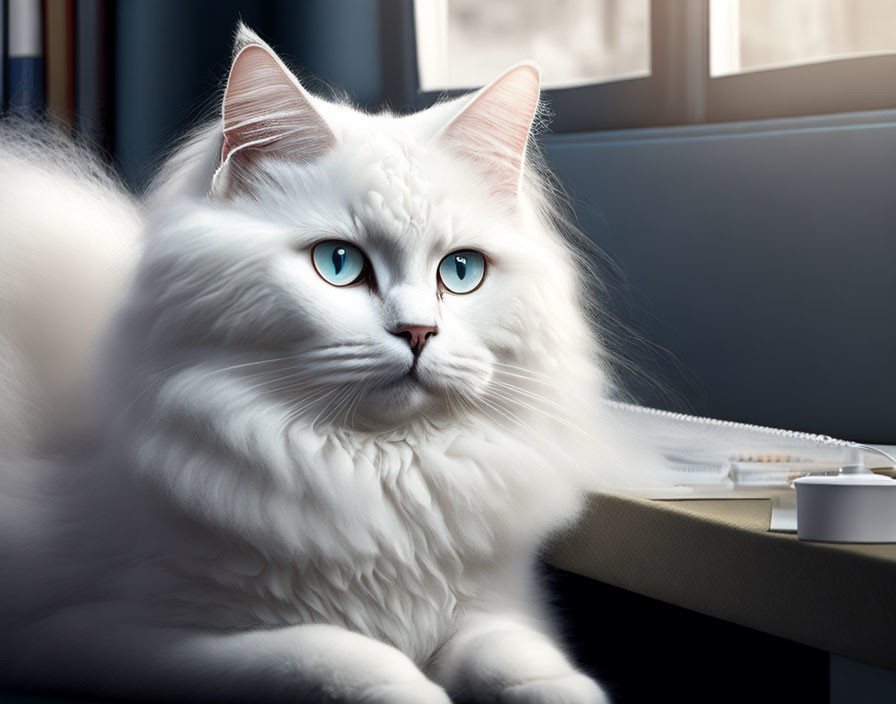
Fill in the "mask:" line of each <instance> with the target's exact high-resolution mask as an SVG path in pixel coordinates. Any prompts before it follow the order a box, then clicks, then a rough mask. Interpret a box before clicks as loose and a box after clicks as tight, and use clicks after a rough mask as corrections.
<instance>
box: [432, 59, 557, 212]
mask: <svg viewBox="0 0 896 704" xmlns="http://www.w3.org/2000/svg"><path fill="white" fill-rule="evenodd" d="M540 87H541V72H540V71H539V69H538V66H537V65H535V64H534V63H531V62H525V63H521V64H517V65H516V66H514V67H513V68H511V69H509V70H508V71H507V72H506V73H504V75H502V76H501V77H499V78H498V79H497V80H495V81H493V82H492V83H491V84H489V85H487V86H486V87H485V88H483V89H482V90H480V91H479V92H478V93H476V94H475V95H474V97H473V99H472V100H470V102H469V103H467V105H466V107H464V109H463V110H462V111H461V112H460V113H459V114H458V115H456V116H455V117H454V118H453V119H452V120H451V122H449V123H448V125H446V126H445V128H444V129H443V130H442V131H441V132H440V133H439V134H440V139H441V140H442V141H443V142H444V143H447V144H448V145H450V146H451V147H452V148H453V149H454V150H455V151H456V152H457V153H459V154H460V155H461V156H464V157H466V158H469V159H471V160H473V161H475V162H477V163H478V164H479V165H480V167H481V168H482V169H483V170H484V171H485V172H486V173H488V175H489V176H490V177H491V178H492V179H493V182H494V183H495V189H496V193H498V194H501V195H506V196H513V197H515V196H516V195H517V194H518V193H519V186H520V179H521V177H522V172H523V163H524V161H525V158H526V146H527V144H528V142H529V135H530V132H531V128H532V122H533V120H534V119H535V114H536V112H537V110H538V99H539V95H540Z"/></svg>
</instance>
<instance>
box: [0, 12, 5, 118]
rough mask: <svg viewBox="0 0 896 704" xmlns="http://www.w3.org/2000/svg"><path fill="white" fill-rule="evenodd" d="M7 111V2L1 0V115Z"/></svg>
mask: <svg viewBox="0 0 896 704" xmlns="http://www.w3.org/2000/svg"><path fill="white" fill-rule="evenodd" d="M4 110H6V0H0V115H2V114H3V111H4Z"/></svg>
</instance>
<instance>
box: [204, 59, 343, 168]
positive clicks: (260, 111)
mask: <svg viewBox="0 0 896 704" xmlns="http://www.w3.org/2000/svg"><path fill="white" fill-rule="evenodd" d="M222 112H223V131H224V138H223V142H222V146H221V161H222V163H224V162H226V161H227V160H228V158H235V157H237V155H238V154H239V153H241V152H242V151H245V150H246V149H250V150H252V151H253V152H258V151H264V152H265V153H269V154H271V155H274V156H278V157H281V158H284V159H290V160H296V161H308V160H311V159H313V158H315V157H317V156H319V155H320V154H322V153H323V152H325V151H326V150H328V149H329V148H330V147H331V146H332V145H333V144H334V143H335V138H334V137H333V133H332V132H331V131H330V128H329V127H328V126H327V125H326V123H325V122H324V121H323V119H322V118H321V117H320V115H319V114H318V112H317V110H315V108H314V107H313V106H312V104H311V101H310V98H309V97H308V95H307V94H306V93H305V91H304V90H303V89H302V88H301V86H300V85H299V84H298V81H296V80H295V78H294V77H293V76H292V74H291V73H289V71H288V70H287V69H286V67H285V66H283V64H282V63H281V62H280V60H279V59H278V58H277V57H276V55H275V54H274V53H273V52H272V51H270V50H269V49H267V48H266V47H264V46H261V45H259V44H252V45H249V46H247V47H245V48H243V50H242V51H240V53H239V54H238V55H237V57H236V59H234V62H233V67H232V68H231V70H230V78H229V79H228V82H227V90H226V92H225V95H224V103H223V109H222Z"/></svg>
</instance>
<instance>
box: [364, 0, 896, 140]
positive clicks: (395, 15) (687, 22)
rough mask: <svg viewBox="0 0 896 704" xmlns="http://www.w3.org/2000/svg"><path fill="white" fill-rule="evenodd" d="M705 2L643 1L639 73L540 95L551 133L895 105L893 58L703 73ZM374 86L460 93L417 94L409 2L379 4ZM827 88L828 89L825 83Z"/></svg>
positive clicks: (404, 93) (392, 97)
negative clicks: (378, 70) (379, 60)
mask: <svg viewBox="0 0 896 704" xmlns="http://www.w3.org/2000/svg"><path fill="white" fill-rule="evenodd" d="M709 4H710V2H709V0H650V64H651V73H650V75H649V76H646V77H637V78H629V79H622V80H611V81H606V82H602V83H594V84H588V85H584V86H575V87H568V88H552V89H547V90H545V91H544V93H543V94H544V96H545V98H546V100H547V103H548V106H549V108H550V109H551V111H552V112H553V119H552V121H551V130H552V131H553V132H555V133H570V132H591V131H600V130H610V129H626V128H633V127H658V126H668V125H695V124H708V123H716V122H735V121H746V120H757V119H771V118H783V117H798V116H811V115H827V114H837V113H844V112H856V111H864V110H879V109H886V108H894V107H896V81H894V80H892V76H894V75H896V54H893V55H874V56H861V57H855V58H837V59H831V60H829V61H822V62H813V63H809V64H801V65H797V66H786V67H781V68H768V69H762V70H751V71H746V72H743V73H738V74H732V75H725V76H717V77H711V76H710V63H709V62H710V45H709ZM380 41H381V45H382V46H383V47H384V51H383V52H382V53H383V57H384V61H383V84H384V85H383V89H384V91H383V92H384V96H385V98H386V101H387V102H388V103H389V104H390V105H392V106H393V108H399V109H413V110H419V109H422V108H425V107H428V106H430V105H432V104H433V103H434V102H436V101H437V100H438V99H439V98H441V97H445V96H448V97H451V96H457V95H463V94H465V93H468V92H469V91H468V90H443V91H423V90H420V89H419V85H420V82H419V76H418V69H417V65H418V64H417V44H416V37H415V30H414V0H397V1H396V0H381V4H380ZM832 85H834V86H836V91H832V90H830V86H832Z"/></svg>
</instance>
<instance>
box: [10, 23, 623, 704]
mask: <svg viewBox="0 0 896 704" xmlns="http://www.w3.org/2000/svg"><path fill="white" fill-rule="evenodd" d="M538 98H539V76H538V71H537V70H536V69H535V68H534V67H533V66H531V65H529V64H522V65H519V66H517V67H515V68H512V69H510V70H509V71H508V72H507V73H505V74H504V75H503V76H501V77H500V78H498V79H497V80H496V81H495V82H494V83H492V84H491V85H489V86H487V87H485V88H484V89H482V90H481V91H479V92H477V93H475V94H474V95H472V96H467V97H463V98H460V99H458V100H455V101H451V102H445V103H442V104H439V105H437V106H435V107H433V108H431V109H429V110H426V111H424V112H421V113H418V114H415V115H410V116H404V117H395V116H391V115H386V114H383V115H366V114H362V113H359V112H357V111H355V110H353V109H351V108H350V107H348V106H346V105H342V104H335V103H331V102H326V101H324V100H321V99H319V98H317V97H314V96H311V95H309V94H308V93H307V92H306V91H305V90H304V89H303V88H302V87H301V85H300V84H299V83H298V81H297V80H296V79H295V77H294V76H293V75H292V74H291V73H290V72H289V71H288V70H287V69H286V68H285V67H284V65H283V64H282V63H281V61H280V60H279V59H278V58H277V57H276V55H275V54H274V53H273V52H272V51H271V50H270V49H269V48H268V47H267V46H266V45H265V44H264V43H263V42H262V41H261V40H260V39H258V37H256V36H255V35H253V34H252V33H251V32H250V31H248V30H246V29H241V30H240V32H239V35H238V39H237V47H236V58H235V60H234V63H233V67H232V70H231V73H230V79H229V82H228V86H227V90H226V94H225V96H224V101H223V139H222V127H221V125H220V124H218V125H215V126H213V127H211V128H209V129H207V130H204V131H203V132H201V133H199V134H198V136H197V137H196V138H195V139H194V140H193V141H192V142H190V143H189V144H188V145H187V146H185V147H184V148H183V149H182V150H181V152H180V153H179V154H178V155H176V156H175V157H174V158H173V159H172V161H171V162H170V163H169V165H168V167H166V169H165V170H164V172H163V174H162V175H161V177H160V179H159V185H158V187H157V188H156V190H155V192H154V194H153V196H152V197H151V198H150V200H149V202H148V204H147V205H146V206H145V212H142V211H141V208H142V207H143V206H138V205H136V204H134V203H133V202H132V201H131V200H130V199H129V198H128V197H127V196H126V195H125V194H124V193H123V192H121V191H120V190H119V189H117V188H116V187H115V185H114V184H113V183H112V182H111V181H110V180H108V179H105V178H103V177H101V176H98V175H97V174H95V173H92V172H91V173H87V172H86V171H85V170H90V169H91V167H90V165H89V162H87V161H86V160H85V159H84V157H83V156H78V157H77V160H75V156H76V153H75V152H74V151H73V150H72V149H71V148H64V147H62V148H61V149H62V151H61V152H57V156H56V157H47V156H46V155H43V156H41V155H40V154H38V153H37V152H36V151H35V149H33V148H31V147H29V146H28V145H25V146H24V147H22V145H20V144H9V143H7V145H6V147H4V154H5V155H4V156H2V160H0V166H2V169H0V174H2V179H3V189H2V194H0V201H2V205H0V207H2V208H3V218H2V229H3V231H2V240H0V241H2V243H3V247H4V249H5V251H4V257H3V260H2V263H0V276H2V277H3V283H2V285H3V291H2V293H3V294H4V299H3V301H2V305H0V333H2V336H0V343H2V345H6V346H8V348H9V349H5V348H0V350H4V349H5V351H3V352H2V353H3V355H4V357H3V361H2V364H3V365H4V366H3V367H2V370H0V371H2V374H3V376H2V381H3V383H4V384H5V385H6V387H7V388H8V389H11V393H12V396H11V398H10V399H9V402H8V403H7V408H5V409H4V411H5V412H7V413H8V414H9V417H8V419H5V420H3V423H4V424H3V425H2V426H0V431H2V433H3V436H2V438H0V442H2V443H4V444H5V445H4V455H5V457H6V459H5V461H4V464H3V469H2V474H0V482H2V483H0V571H2V575H3V577H2V579H0V629H2V636H3V637H2V638H0V685H2V686H5V687H14V688H25V689H36V690H41V691H56V692H64V693H80V694H90V695H94V696H106V697H124V698H143V699H160V698H169V699H184V700H191V701H195V700H214V701H217V700H233V701H249V700H258V701H280V700H282V701H286V700H290V701H331V700H332V701H345V702H356V701H357V702H408V703H410V702H422V703H429V702H447V701H449V697H457V698H463V699H469V700H474V701H483V702H491V701H501V702H505V701H506V702H576V703H580V702H581V703H585V702H600V701H604V694H603V692H602V690H601V689H600V688H599V686H598V685H597V684H596V683H594V682H593V681H592V680H591V679H589V678H588V677H586V676H585V675H583V674H581V673H579V672H578V671H577V670H576V669H575V667H574V665H573V664H571V662H570V660H569V658H568V657H567V656H566V655H565V654H564V653H563V651H562V647H561V646H560V645H558V642H557V639H556V638H555V636H554V635H553V634H552V632H551V625H550V622H549V619H548V618H547V617H546V616H545V614H544V613H543V611H542V607H541V606H540V598H539V589H538V587H537V586H536V584H535V582H534V579H533V576H532V567H533V562H534V560H535V557H536V553H537V550H538V548H539V546H540V545H542V544H543V542H544V540H545V539H546V537H548V536H550V535H552V534H555V533H556V531H558V530H559V529H561V528H562V527H563V526H566V525H568V524H569V523H570V522H571V521H572V520H573V519H574V518H575V517H576V515H577V513H578V511H579V508H580V505H581V503H582V498H583V495H584V492H585V489H586V488H587V487H589V486H599V485H603V486H605V487H610V488H618V487H621V486H623V485H625V484H626V483H631V481H630V480H631V478H630V477H629V478H627V477H626V474H627V472H631V471H634V470H635V469H636V464H637V463H638V462H637V460H635V459H633V455H632V453H631V451H630V450H629V449H627V447H626V446H624V445H623V443H622V442H621V440H620V438H619V437H618V435H617V433H616V431H615V430H614V429H613V428H612V426H611V424H610V421H609V420H608V419H606V418H604V416H603V413H604V412H603V410H602V407H601V404H600V402H599V400H600V398H601V397H602V396H604V395H605V394H606V393H607V388H606V387H607V383H608V382H607V379H606V375H605V373H604V372H603V371H602V366H601V352H600V349H599V347H598V346H597V343H596V342H595V341H594V339H593V336H592V334H591V331H590V330H589V325H588V321H587V318H586V315H585V313H584V312H583V310H584V304H583V295H584V294H583V289H582V286H581V283H580V279H581V278H582V276H581V273H582V271H584V266H585V265H584V263H583V262H584V260H585V256H584V255H583V254H582V252H581V251H579V250H578V249H577V248H576V247H575V245H573V244H569V243H567V242H566V241H565V240H564V239H563V238H562V237H561V235H560V234H559V233H558V228H557V225H556V222H555V218H554V216H553V215H552V204H551V202H550V197H549V192H548V189H547V188H546V187H545V186H544V185H543V184H542V181H541V179H540V177H539V175H538V173H537V172H536V169H535V167H534V166H533V164H532V154H531V145H530V148H529V152H530V153H529V155H528V157H527V145H529V142H530V141H531V140H530V139H529V133H530V127H531V124H532V121H533V119H534V117H535V115H536V110H537V105H538ZM60 154H61V156H60ZM65 163H67V164H68V167H67V172H66V171H65V169H63V166H62V164H65ZM29 164H31V165H29ZM34 164H36V165H34ZM140 230H142V231H143V232H144V236H143V238H142V243H141V242H140V238H139V237H138V236H137V233H138V232H139V231H140ZM137 249H140V250H142V252H141V253H140V254H141V256H140V258H139V263H137V264H136V267H135V268H132V267H131V266H130V262H131V261H132V259H133V258H134V257H135V255H136V252H137ZM28 258H30V259H31V263H30V264H28V263H26V261H25V260H26V259H28ZM38 274H40V277H38ZM125 281H127V282H128V283H127V284H126V285H127V291H124V290H123V288H122V287H123V286H125V283H124V282H125ZM41 282H43V283H41ZM12 291H21V295H20V296H19V297H18V299H17V298H15V297H12V296H10V295H7V294H9V293H10V292H12ZM20 299H21V300H20ZM23 300H24V301H31V302H32V303H33V302H35V301H37V302H39V303H40V306H39V308H40V310H41V311H42V312H43V313H42V315H43V314H46V315H44V317H43V318H42V317H41V316H35V315H34V314H33V313H32V312H30V311H29V310H27V309H26V308H23V304H22V301H23ZM119 301H120V305H118V307H117V312H116V313H115V315H114V316H113V318H112V322H111V323H110V324H109V325H108V329H107V331H106V333H105V334H104V335H103V342H102V345H101V349H100V351H99V353H98V355H97V356H96V358H95V363H94V368H95V374H94V377H95V383H94V384H93V387H92V388H93V392H92V396H88V395H87V393H86V392H84V391H83V390H79V389H78V388H77V384H76V383H75V382H73V381H72V379H73V378H77V375H74V374H72V373H68V375H67V376H66V375H65V374H62V373H61V372H60V375H61V376H63V377H65V378H64V379H63V381H60V382H59V383H58V384H54V383H51V382H52V380H51V379H47V374H49V373H50V372H48V371H47V370H51V371H52V370H54V369H57V366H58V364H59V363H60V362H59V360H65V361H66V364H67V365H68V366H67V367H66V369H75V368H78V367H79V366H80V365H82V364H85V362H84V359H86V357H87V355H88V348H89V343H90V341H91V340H92V339H93V336H94V333H95V330H96V329H97V327H98V326H99V325H100V324H101V322H102V321H103V320H104V319H105V317H106V312H107V311H108V309H109V307H110V306H111V305H112V304H113V303H118V302H119ZM69 310H72V311H75V312H72V313H70V314H69V313H65V314H60V311H69ZM65 321H67V323H68V324H67V327H64V328H63V327H61V326H62V325H63V322H65ZM44 328H51V329H52V331H53V332H52V335H51V336H50V338H46V336H44V337H41V336H40V335H37V336H36V338H37V341H35V340H32V338H34V337H35V336H34V335H31V332H30V331H32V330H41V329H44ZM23 331H25V332H28V334H25V332H23ZM37 347H44V348H46V349H49V350H50V352H51V353H52V355H53V357H52V358H51V361H50V362H47V361H46V360H44V361H40V360H39V359H37V357H36V356H35V353H34V352H33V350H34V349H35V348H37ZM54 360H55V361H54ZM37 381H41V382H45V383H43V384H40V383H37ZM13 387H15V389H14V388H13ZM74 399H79V400H78V408H79V413H78V422H77V423H66V424H65V425H64V427H65V428H66V430H67V431H71V430H72V428H73V427H74V426H78V428H77V433H74V432H67V436H66V437H67V438H68V440H67V444H66V445H65V446H64V450H59V447H60V446H61V445H60V443H61V440H57V441H56V444H55V448H56V453H55V454H53V455H51V456H50V455H46V456H45V458H44V459H40V460H38V459H32V460H28V461H26V460H23V459H21V456H22V455H24V454H26V453H30V454H32V455H34V454H35V452H36V448H37V447H38V446H39V445H40V444H41V442H45V441H46V430H47V428H48V427H53V428H59V427H61V426H60V423H61V421H59V414H56V415H53V414H52V413H51V412H50V411H53V410H54V409H55V410H58V409H59V408H60V407H61V404H65V407H69V406H71V404H72V403H74V402H75V401H74ZM41 429H43V430H41ZM73 438H74V439H73ZM632 481H633V480H632Z"/></svg>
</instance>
